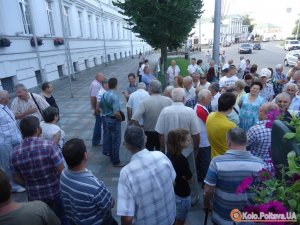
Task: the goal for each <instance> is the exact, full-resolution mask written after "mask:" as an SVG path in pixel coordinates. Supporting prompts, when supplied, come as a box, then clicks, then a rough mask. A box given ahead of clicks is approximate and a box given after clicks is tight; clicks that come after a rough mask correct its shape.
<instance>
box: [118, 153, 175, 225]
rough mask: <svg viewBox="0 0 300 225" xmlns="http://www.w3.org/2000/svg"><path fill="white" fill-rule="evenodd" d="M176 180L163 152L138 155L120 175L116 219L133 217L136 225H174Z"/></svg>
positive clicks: (134, 156) (136, 154)
mask: <svg viewBox="0 0 300 225" xmlns="http://www.w3.org/2000/svg"><path fill="white" fill-rule="evenodd" d="M175 178H176V173H175V171H174V168H173V166H172V163H171V162H170V160H169V159H168V157H167V156H166V155H165V154H163V153H162V152H159V151H152V152H150V151H148V150H147V149H144V150H141V151H139V152H137V153H135V154H134V155H133V156H132V158H131V161H130V163H129V164H128V165H126V166H125V167H124V168H123V169H122V170H121V173H120V178H119V183H118V206H117V215H119V216H133V217H134V222H133V224H134V225H172V224H173V223H174V220H175V216H176V206H175V194H174V188H173V182H174V181H175Z"/></svg>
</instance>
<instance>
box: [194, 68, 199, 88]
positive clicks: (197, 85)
mask: <svg viewBox="0 0 300 225" xmlns="http://www.w3.org/2000/svg"><path fill="white" fill-rule="evenodd" d="M192 80H193V87H194V88H198V87H199V86H200V74H198V73H196V72H195V73H193V74H192Z"/></svg>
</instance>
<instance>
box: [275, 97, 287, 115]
mask: <svg viewBox="0 0 300 225" xmlns="http://www.w3.org/2000/svg"><path fill="white" fill-rule="evenodd" d="M275 103H276V104H277V105H278V107H279V111H280V112H281V113H284V112H285V111H286V110H287V109H288V108H289V106H290V103H291V96H290V95H289V94H288V93H286V92H282V93H280V94H278V95H277V96H276V98H275Z"/></svg>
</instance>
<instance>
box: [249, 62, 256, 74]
mask: <svg viewBox="0 0 300 225" xmlns="http://www.w3.org/2000/svg"><path fill="white" fill-rule="evenodd" d="M256 72H257V65H256V64H252V66H251V67H250V73H251V74H256Z"/></svg>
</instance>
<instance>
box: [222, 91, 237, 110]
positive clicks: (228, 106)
mask: <svg viewBox="0 0 300 225" xmlns="http://www.w3.org/2000/svg"><path fill="white" fill-rule="evenodd" d="M235 100H236V97H235V95H234V94H233V93H227V92H226V93H223V94H222V95H221V96H220V97H219V99H218V111H219V112H223V113H230V112H231V110H232V107H233V106H234V104H235Z"/></svg>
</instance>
